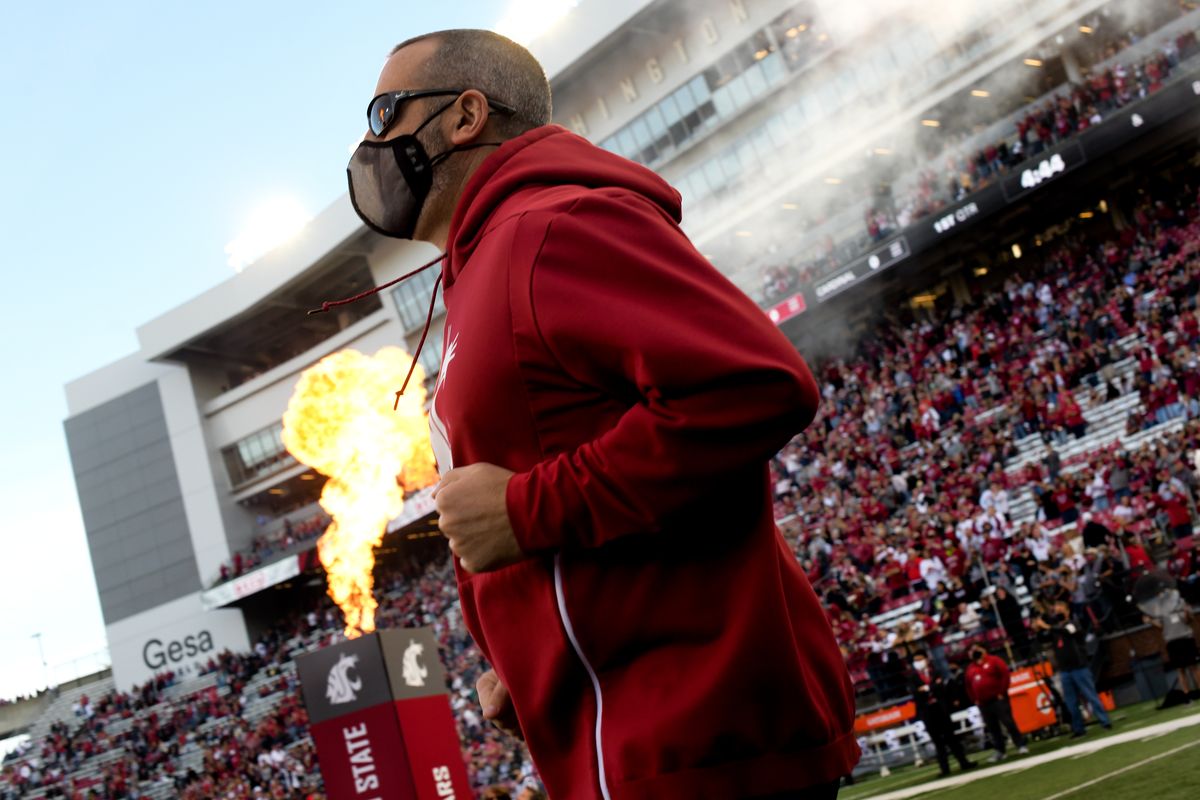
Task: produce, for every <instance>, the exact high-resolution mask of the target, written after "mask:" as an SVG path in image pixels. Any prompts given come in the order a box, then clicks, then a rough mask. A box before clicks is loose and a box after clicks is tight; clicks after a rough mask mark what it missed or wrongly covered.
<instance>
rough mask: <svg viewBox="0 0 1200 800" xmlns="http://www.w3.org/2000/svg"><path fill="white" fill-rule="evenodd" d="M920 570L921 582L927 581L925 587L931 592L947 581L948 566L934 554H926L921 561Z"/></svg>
mask: <svg viewBox="0 0 1200 800" xmlns="http://www.w3.org/2000/svg"><path fill="white" fill-rule="evenodd" d="M920 569H921V580H923V581H925V585H926V586H927V587H929V589H931V590H933V589H936V588H937V585H938V584H939V583H942V582H943V581H945V580H946V565H945V564H944V563H942V560H941V559H940V558H938V557H937V556H935V555H933V554H932V553H926V554H925V557H924V558H922V559H921V564H920Z"/></svg>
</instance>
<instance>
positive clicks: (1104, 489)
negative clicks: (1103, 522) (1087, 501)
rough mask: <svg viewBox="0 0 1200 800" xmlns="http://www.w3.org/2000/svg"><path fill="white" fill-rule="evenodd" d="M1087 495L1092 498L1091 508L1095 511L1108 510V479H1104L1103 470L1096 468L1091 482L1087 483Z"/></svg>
mask: <svg viewBox="0 0 1200 800" xmlns="http://www.w3.org/2000/svg"><path fill="white" fill-rule="evenodd" d="M1088 495H1089V496H1090V497H1091V498H1092V508H1093V509H1095V510H1096V511H1107V510H1108V481H1106V480H1105V479H1104V472H1103V470H1096V474H1095V475H1093V476H1092V482H1091V484H1089V485H1088Z"/></svg>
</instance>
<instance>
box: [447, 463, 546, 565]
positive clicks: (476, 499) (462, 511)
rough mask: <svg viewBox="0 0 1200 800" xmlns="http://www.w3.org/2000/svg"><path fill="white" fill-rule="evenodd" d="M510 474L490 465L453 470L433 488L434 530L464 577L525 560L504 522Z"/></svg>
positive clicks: (506, 514)
mask: <svg viewBox="0 0 1200 800" xmlns="http://www.w3.org/2000/svg"><path fill="white" fill-rule="evenodd" d="M513 474H514V473H513V472H511V471H510V470H507V469H504V468H503V467H497V466H496V465H495V464H472V465H470V466H469V467H460V468H459V469H452V470H450V471H449V472H447V473H446V474H445V475H443V476H442V479H441V481H439V482H438V485H437V486H436V487H434V490H433V498H434V500H435V501H436V502H437V511H438V528H440V529H441V531H442V535H443V536H445V537H446V538H447V539H449V540H450V552H452V553H454V555H456V556H458V560H459V562H460V563H461V564H462V567H463V569H465V570H466V571H467V572H490V571H491V570H494V569H500V568H501V567H507V566H508V565H509V564H515V563H517V562H518V561H520V560H521V559H523V558H525V554H524V553H522V552H521V548H520V546H519V545H518V544H517V539H516V537H515V536H514V535H513V529H512V523H511V522H510V521H509V519H508V504H507V503H506V502H505V491H506V490H507V488H508V480H509V478H511V477H512V476H513Z"/></svg>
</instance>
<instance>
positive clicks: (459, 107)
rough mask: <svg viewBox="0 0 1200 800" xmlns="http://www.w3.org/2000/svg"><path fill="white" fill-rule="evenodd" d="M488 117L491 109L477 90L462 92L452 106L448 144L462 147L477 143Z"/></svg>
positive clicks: (485, 126)
mask: <svg viewBox="0 0 1200 800" xmlns="http://www.w3.org/2000/svg"><path fill="white" fill-rule="evenodd" d="M490 115H491V109H490V108H488V101H487V98H486V97H485V96H484V94H483V92H481V91H479V90H478V89H468V90H467V91H465V92H463V93H462V95H460V96H459V98H458V100H457V101H456V102H455V104H454V115H453V117H452V118H451V126H452V127H451V130H450V133H449V139H450V143H451V144H452V145H464V144H472V143H474V142H478V141H479V140H480V139H481V138H482V137H483V133H484V130H485V129H486V128H487V124H488V118H489V117H490Z"/></svg>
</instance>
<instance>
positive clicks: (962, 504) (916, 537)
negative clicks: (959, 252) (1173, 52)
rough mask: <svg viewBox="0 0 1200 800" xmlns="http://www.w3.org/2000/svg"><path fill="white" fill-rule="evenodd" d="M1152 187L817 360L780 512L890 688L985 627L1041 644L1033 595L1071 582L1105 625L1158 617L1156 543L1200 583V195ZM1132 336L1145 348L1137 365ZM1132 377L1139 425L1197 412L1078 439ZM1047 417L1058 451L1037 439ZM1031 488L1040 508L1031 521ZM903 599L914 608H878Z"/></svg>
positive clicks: (855, 655) (787, 463) (997, 636)
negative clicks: (1145, 607) (1082, 444)
mask: <svg viewBox="0 0 1200 800" xmlns="http://www.w3.org/2000/svg"><path fill="white" fill-rule="evenodd" d="M1140 197H1141V201H1140V203H1139V204H1138V206H1137V208H1136V209H1134V211H1133V213H1132V215H1131V219H1130V223H1131V224H1130V225H1129V226H1127V227H1125V228H1123V229H1121V230H1115V229H1113V230H1111V231H1108V233H1107V238H1105V236H1100V237H1097V236H1096V232H1097V231H1096V229H1095V228H1092V229H1091V230H1089V231H1088V232H1087V233H1086V234H1084V233H1081V232H1079V231H1078V229H1077V230H1076V232H1072V233H1068V234H1066V235H1065V237H1063V238H1062V239H1060V240H1059V241H1058V242H1056V243H1055V244H1054V245H1052V246H1049V247H1047V248H1046V250H1047V251H1048V253H1047V255H1046V257H1045V258H1043V259H1040V260H1036V261H1035V260H1034V259H1030V260H1029V261H1027V262H1023V263H1022V267H1023V269H1020V270H1017V271H1016V272H1014V273H1013V274H1012V275H1011V276H1010V277H1009V278H1008V279H1007V280H1006V281H1005V282H1004V285H1003V286H1002V288H1000V289H999V290H998V291H995V292H992V293H987V294H983V295H980V296H978V297H977V298H975V301H974V302H973V303H972V304H970V305H966V306H959V307H956V308H954V309H952V310H948V311H945V312H942V311H938V310H933V311H931V312H930V313H929V314H927V315H925V316H923V317H921V318H917V319H914V320H912V321H911V322H910V323H909V324H901V323H900V322H899V321H898V320H893V321H891V322H889V323H888V324H885V325H884V326H882V328H881V329H880V330H878V331H877V332H876V334H875V335H873V336H871V337H869V338H867V339H865V340H863V341H862V342H861V345H860V348H859V353H858V357H856V358H853V359H835V360H830V361H828V362H827V363H824V364H820V365H818V367H817V372H818V376H819V382H820V384H821V385H822V387H823V392H824V401H825V402H824V404H823V410H822V412H821V414H820V416H819V417H818V420H817V422H816V423H814V425H813V426H811V427H810V429H809V430H808V431H806V432H805V433H804V434H802V435H801V436H800V437H798V438H797V439H796V440H794V441H793V443H792V444H790V445H789V446H788V447H786V448H785V449H784V450H783V451H782V452H781V453H780V454H779V455H778V456H777V457H776V459H775V460H774V463H773V468H774V475H775V479H776V485H775V492H776V500H777V508H776V514H777V516H778V517H780V518H781V519H782V520H784V527H785V530H786V531H787V532H788V533H789V534H790V535H791V536H793V537H795V544H796V553H797V557H798V559H799V560H800V562H801V564H802V565H803V568H804V569H805V571H806V572H807V573H808V575H809V577H810V579H811V580H812V581H813V583H814V585H815V586H816V587H817V588H818V591H819V592H820V593H821V595H822V596H823V598H824V600H825V603H826V605H827V608H828V609H829V615H830V618H831V621H832V622H833V624H834V626H835V628H836V630H837V631H838V635H839V639H840V641H841V643H842V645H843V647H844V649H845V653H846V658H847V661H848V663H849V664H850V665H851V669H852V672H853V673H854V674H855V675H856V677H857V679H858V680H859V681H860V682H861V683H862V684H863V685H864V687H871V688H873V689H875V690H876V691H878V692H879V694H880V695H881V697H883V698H885V699H886V698H887V697H889V696H895V694H896V693H897V692H902V691H903V687H902V681H901V680H900V679H901V677H902V674H903V671H904V668H905V663H906V661H907V656H908V653H909V652H910V651H911V649H912V647H915V646H918V645H921V646H924V647H927V648H928V649H929V650H930V651H931V657H932V658H933V661H934V663H935V664H936V665H937V667H938V669H939V671H945V670H948V669H949V663H948V662H949V660H950V657H951V656H956V655H960V654H961V651H962V650H963V649H964V648H965V647H967V646H968V643H969V642H970V641H972V640H974V639H975V638H979V637H982V638H985V639H988V640H994V641H995V642H996V643H1000V642H1002V641H1003V642H1006V644H1007V646H1008V647H1012V648H1013V649H1014V655H1015V656H1017V657H1018V658H1019V657H1028V656H1030V655H1031V654H1032V652H1031V648H1032V647H1033V643H1032V641H1031V637H1030V636H1029V634H1028V631H1027V627H1026V622H1025V617H1024V613H1023V612H1022V610H1021V605H1020V604H1019V603H1018V599H1017V598H1018V595H1023V596H1027V597H1031V598H1032V599H1033V600H1034V601H1041V600H1044V599H1046V598H1062V597H1065V598H1067V599H1068V601H1069V602H1070V604H1071V607H1072V610H1073V611H1074V612H1076V613H1078V614H1079V615H1080V616H1081V618H1082V619H1083V620H1084V621H1085V622H1087V623H1088V624H1090V625H1094V626H1096V628H1097V629H1099V630H1108V629H1111V628H1113V627H1115V626H1117V625H1120V624H1123V623H1124V622H1136V621H1138V617H1137V614H1136V612H1135V611H1134V610H1133V609H1132V608H1131V607H1130V606H1129V604H1128V602H1127V601H1126V600H1125V598H1126V596H1127V594H1128V589H1129V587H1130V584H1131V582H1132V580H1134V579H1136V577H1137V576H1139V575H1140V574H1142V573H1144V572H1145V571H1146V570H1147V569H1148V568H1149V567H1150V565H1151V556H1150V551H1152V550H1153V549H1154V548H1155V547H1166V548H1168V549H1169V548H1171V547H1175V548H1177V549H1176V550H1175V551H1174V554H1175V555H1174V559H1173V563H1172V566H1173V568H1174V569H1175V570H1176V572H1177V574H1178V575H1179V576H1180V577H1181V578H1183V579H1184V580H1183V584H1184V586H1185V590H1186V591H1189V592H1194V589H1195V586H1196V581H1197V579H1198V576H1200V552H1197V550H1196V547H1197V546H1198V545H1197V544H1196V543H1197V540H1198V539H1200V537H1192V536H1191V532H1192V522H1193V518H1194V511H1195V502H1196V497H1197V489H1198V481H1197V476H1196V473H1195V465H1194V464H1193V463H1192V461H1191V458H1190V455H1189V454H1190V453H1191V452H1192V451H1193V450H1195V449H1196V448H1197V447H1200V419H1198V416H1197V415H1198V413H1200V371H1198V367H1197V364H1198V362H1200V347H1198V346H1200V324H1198V322H1197V318H1196V298H1197V293H1198V292H1200V258H1197V257H1196V252H1197V251H1198V250H1200V198H1197V196H1196V193H1195V188H1194V185H1192V184H1183V185H1182V190H1181V191H1180V192H1179V194H1178V195H1177V196H1165V195H1164V196H1159V197H1152V196H1151V195H1150V194H1148V193H1147V194H1142V195H1140ZM1127 337H1135V341H1136V343H1137V346H1136V347H1135V348H1134V350H1133V353H1132V355H1133V359H1134V364H1133V366H1132V368H1129V367H1126V368H1125V369H1122V370H1118V369H1117V362H1120V361H1122V359H1125V358H1126V357H1127V355H1129V354H1128V353H1127V352H1126V351H1125V350H1124V349H1123V348H1122V347H1121V346H1119V345H1118V340H1123V339H1126V338H1127ZM1126 363H1128V362H1126ZM1130 392H1137V393H1138V394H1139V400H1140V403H1139V404H1138V405H1137V406H1136V408H1135V411H1133V412H1131V413H1130V416H1129V420H1128V429H1129V431H1130V432H1133V431H1140V430H1144V429H1148V428H1150V427H1153V426H1159V425H1164V424H1165V423H1170V422H1172V421H1176V426H1175V427H1178V425H1179V424H1182V427H1179V428H1178V430H1176V431H1175V432H1174V433H1171V434H1170V435H1166V436H1162V437H1160V438H1159V439H1158V440H1157V441H1154V442H1153V443H1151V444H1149V445H1148V446H1146V447H1143V448H1141V449H1136V450H1130V451H1128V452H1126V451H1124V450H1122V449H1120V447H1119V446H1118V445H1113V446H1110V447H1106V448H1096V449H1090V450H1089V451H1087V452H1084V453H1077V454H1075V455H1071V456H1068V457H1067V458H1063V457H1062V456H1060V454H1059V450H1066V449H1067V448H1066V447H1064V445H1069V444H1070V443H1071V442H1072V441H1073V440H1076V439H1079V438H1082V437H1085V436H1087V434H1088V421H1087V419H1086V418H1085V417H1084V415H1083V408H1084V407H1085V406H1093V405H1095V404H1099V403H1104V402H1108V401H1112V400H1116V399H1118V398H1121V397H1123V396H1126V395H1127V394H1128V393H1130ZM1175 427H1172V428H1171V430H1175ZM1026 436H1040V437H1041V438H1042V439H1043V441H1044V442H1045V445H1046V448H1047V449H1046V450H1045V453H1046V455H1045V457H1044V458H1042V459H1041V460H1038V459H1031V460H1030V459H1024V458H1023V457H1022V455H1021V454H1022V450H1021V448H1020V447H1019V446H1018V441H1019V440H1021V439H1022V438H1023V437H1026ZM1009 466H1012V467H1013V469H1007V467H1009ZM1024 490H1028V491H1030V492H1031V495H1030V496H1031V497H1032V498H1034V502H1035V512H1034V515H1033V518H1032V519H1024V520H1016V519H1014V516H1013V512H1012V508H1011V507H1012V506H1013V505H1014V504H1015V503H1016V501H1017V499H1018V497H1019V496H1021V495H1022V493H1023V491H1024ZM1064 525H1068V526H1071V527H1070V528H1067V529H1063V526H1064ZM900 606H911V607H913V608H914V610H915V615H914V616H913V617H912V618H911V619H910V620H908V621H906V622H905V623H904V624H901V625H896V626H892V627H887V626H876V625H874V624H872V622H871V618H872V617H875V616H878V615H880V614H882V613H885V612H887V611H889V610H891V609H894V608H897V607H900Z"/></svg>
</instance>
